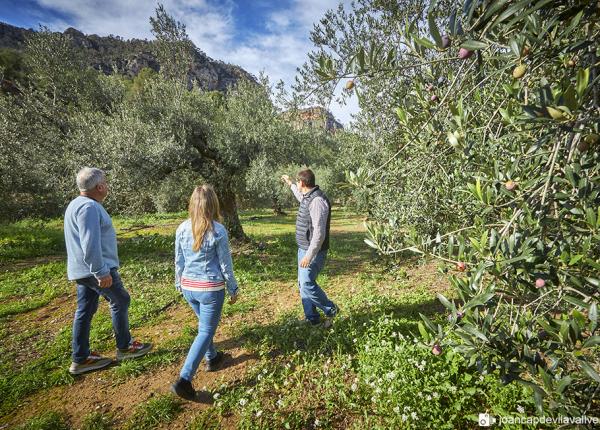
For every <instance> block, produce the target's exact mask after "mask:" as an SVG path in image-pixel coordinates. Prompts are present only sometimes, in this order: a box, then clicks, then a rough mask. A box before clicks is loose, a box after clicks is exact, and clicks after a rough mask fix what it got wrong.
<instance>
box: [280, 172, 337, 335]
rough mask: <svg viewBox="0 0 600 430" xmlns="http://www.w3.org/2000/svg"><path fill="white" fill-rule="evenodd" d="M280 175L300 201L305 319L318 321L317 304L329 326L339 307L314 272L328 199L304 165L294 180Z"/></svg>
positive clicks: (322, 252) (322, 246)
mask: <svg viewBox="0 0 600 430" xmlns="http://www.w3.org/2000/svg"><path fill="white" fill-rule="evenodd" d="M281 179H282V180H283V181H284V182H285V183H286V184H288V185H289V186H290V187H291V190H292V192H293V193H294V196H295V197H296V199H298V201H299V202H300V208H299V209H298V216H297V218H296V243H297V244H298V288H299V289H300V298H301V299H302V307H303V308H304V316H305V317H306V320H307V321H308V322H310V323H311V324H313V325H317V324H319V323H320V320H321V318H320V315H319V312H318V311H317V308H319V309H321V310H322V311H323V313H324V314H325V321H324V322H323V327H325V328H328V327H330V326H331V322H332V318H333V317H334V316H335V315H336V314H337V313H338V307H337V306H336V305H335V304H334V303H333V302H332V301H331V300H329V298H328V297H327V294H325V292H324V291H323V289H322V288H321V287H320V286H319V284H317V276H318V275H319V273H320V272H321V270H322V269H323V266H324V265H325V259H326V257H327V250H328V249H329V225H330V223H331V203H330V202H329V199H328V198H327V196H326V195H325V193H324V192H323V191H322V190H321V189H320V188H319V186H318V185H315V174H314V173H313V171H312V170H310V169H306V170H302V171H300V172H298V177H297V182H296V184H294V183H292V181H291V180H290V177H289V176H287V175H284V176H282V177H281Z"/></svg>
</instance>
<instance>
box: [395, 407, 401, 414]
mask: <svg viewBox="0 0 600 430" xmlns="http://www.w3.org/2000/svg"><path fill="white" fill-rule="evenodd" d="M394 412H396V413H397V414H398V413H400V406H396V407H395V408H394Z"/></svg>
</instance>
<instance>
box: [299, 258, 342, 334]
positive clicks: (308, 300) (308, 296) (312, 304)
mask: <svg viewBox="0 0 600 430" xmlns="http://www.w3.org/2000/svg"><path fill="white" fill-rule="evenodd" d="M305 255H306V250H304V249H300V248H298V288H299V290H300V298H301V299H302V307H303V308H304V316H305V317H306V319H307V320H308V321H309V322H311V323H312V324H317V323H318V322H319V321H320V319H321V317H320V316H319V312H318V311H317V308H319V309H321V310H322V311H323V313H324V314H325V315H327V316H333V315H335V312H336V309H337V308H336V306H335V304H334V303H333V302H332V301H331V300H329V298H327V294H325V291H323V290H322V289H321V287H319V284H317V276H319V273H320V272H321V270H323V266H325V259H326V257H327V251H319V252H318V253H317V255H316V256H315V258H313V260H312V261H311V262H310V265H309V266H308V267H306V268H304V267H300V261H301V260H302V258H303V257H304V256H305Z"/></svg>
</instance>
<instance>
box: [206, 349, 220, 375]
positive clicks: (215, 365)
mask: <svg viewBox="0 0 600 430" xmlns="http://www.w3.org/2000/svg"><path fill="white" fill-rule="evenodd" d="M224 358H225V354H223V351H217V355H216V357H215V358H212V359H210V360H206V367H205V370H206V371H207V372H214V371H216V370H218V369H219V367H220V366H221V364H223V359H224Z"/></svg>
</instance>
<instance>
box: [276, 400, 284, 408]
mask: <svg viewBox="0 0 600 430" xmlns="http://www.w3.org/2000/svg"><path fill="white" fill-rule="evenodd" d="M277 406H278V407H282V406H283V400H281V399H279V400H277Z"/></svg>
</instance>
